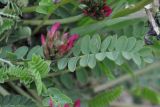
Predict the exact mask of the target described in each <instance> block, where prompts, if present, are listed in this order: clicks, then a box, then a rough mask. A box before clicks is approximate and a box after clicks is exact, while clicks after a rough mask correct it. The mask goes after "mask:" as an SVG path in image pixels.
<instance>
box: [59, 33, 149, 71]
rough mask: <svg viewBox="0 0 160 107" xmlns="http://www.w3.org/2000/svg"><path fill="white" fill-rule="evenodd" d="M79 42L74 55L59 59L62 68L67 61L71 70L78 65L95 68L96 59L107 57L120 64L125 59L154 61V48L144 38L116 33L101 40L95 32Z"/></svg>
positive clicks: (136, 62)
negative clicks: (128, 36) (145, 42)
mask: <svg viewBox="0 0 160 107" xmlns="http://www.w3.org/2000/svg"><path fill="white" fill-rule="evenodd" d="M77 44H80V46H79V45H75V47H74V48H73V55H74V57H69V58H62V59H60V60H59V61H58V68H59V69H60V70H61V69H64V68H65V67H66V66H67V63H68V69H69V70H70V71H75V69H76V65H80V66H81V67H87V66H88V67H90V68H91V69H93V68H94V67H95V66H96V61H103V60H104V59H105V58H108V59H110V60H112V61H114V62H115V63H116V64H118V65H122V64H123V63H124V62H125V60H131V59H132V60H133V61H134V63H135V64H137V65H138V66H140V65H141V64H142V62H150V61H152V59H151V58H152V50H151V49H150V48H148V47H147V46H145V45H144V42H143V41H142V40H136V38H134V37H130V38H127V37H125V36H121V37H119V38H117V36H116V35H114V36H108V37H106V38H105V39H104V40H103V41H102V42H101V38H100V35H98V34H95V35H94V36H93V37H92V38H91V39H90V36H89V35H87V36H84V37H83V38H81V39H80V40H79V41H78V42H77ZM79 47H80V48H79ZM144 50H146V51H144ZM77 52H78V53H77ZM80 53H82V54H80ZM78 60H79V64H78Z"/></svg>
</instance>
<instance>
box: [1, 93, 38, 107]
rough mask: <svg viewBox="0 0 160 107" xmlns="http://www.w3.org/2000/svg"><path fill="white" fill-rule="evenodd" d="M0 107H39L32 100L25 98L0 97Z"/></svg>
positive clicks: (16, 96)
mask: <svg viewBox="0 0 160 107" xmlns="http://www.w3.org/2000/svg"><path fill="white" fill-rule="evenodd" d="M0 107H37V106H36V104H35V103H34V102H33V101H32V100H31V99H28V98H26V97H23V96H18V95H9V96H4V97H2V96H0Z"/></svg>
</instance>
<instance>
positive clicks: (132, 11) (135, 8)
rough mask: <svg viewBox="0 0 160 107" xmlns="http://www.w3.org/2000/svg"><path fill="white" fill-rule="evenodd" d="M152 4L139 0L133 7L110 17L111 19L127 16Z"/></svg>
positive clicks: (148, 0)
mask: <svg viewBox="0 0 160 107" xmlns="http://www.w3.org/2000/svg"><path fill="white" fill-rule="evenodd" d="M151 2H153V0H141V1H140V2H139V3H137V4H135V6H133V7H129V8H125V9H123V10H120V11H118V12H117V13H116V14H114V15H113V16H112V18H117V17H122V16H126V15H128V14H131V13H134V12H136V11H138V10H140V9H143V8H144V6H145V5H147V4H149V3H151Z"/></svg>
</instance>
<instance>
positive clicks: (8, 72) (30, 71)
mask: <svg viewBox="0 0 160 107" xmlns="http://www.w3.org/2000/svg"><path fill="white" fill-rule="evenodd" d="M49 71H50V62H49V61H44V60H43V59H42V58H41V57H40V56H35V55H33V56H32V60H31V61H29V62H28V63H27V66H23V67H21V66H11V67H9V68H6V67H2V68H0V75H1V76H0V82H1V83H3V82H4V81H7V80H10V79H11V80H12V79H19V80H20V81H21V82H23V83H25V84H26V85H27V84H30V83H31V82H32V81H35V84H36V86H37V91H38V94H41V92H42V89H43V83H42V80H41V79H42V77H44V76H46V75H47V74H48V72H49Z"/></svg>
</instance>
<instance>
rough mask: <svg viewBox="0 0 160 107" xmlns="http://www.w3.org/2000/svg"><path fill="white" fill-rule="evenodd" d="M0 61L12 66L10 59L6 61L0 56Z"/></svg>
mask: <svg viewBox="0 0 160 107" xmlns="http://www.w3.org/2000/svg"><path fill="white" fill-rule="evenodd" d="M0 61H1V62H3V63H6V64H8V65H10V66H13V64H12V63H11V62H10V61H7V60H5V59H2V58H0Z"/></svg>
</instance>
